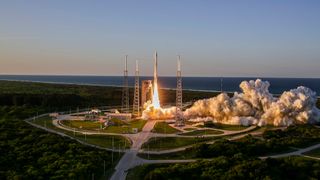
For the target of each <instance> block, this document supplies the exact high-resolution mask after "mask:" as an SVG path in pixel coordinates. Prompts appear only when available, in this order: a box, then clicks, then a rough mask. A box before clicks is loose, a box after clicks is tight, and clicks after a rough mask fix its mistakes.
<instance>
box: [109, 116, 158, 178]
mask: <svg viewBox="0 0 320 180" xmlns="http://www.w3.org/2000/svg"><path fill="white" fill-rule="evenodd" d="M156 122H157V121H147V123H146V124H145V126H144V127H143V129H142V131H141V132H140V133H138V134H136V135H135V136H134V137H133V138H132V140H133V141H132V146H131V149H130V150H129V151H128V152H126V153H125V154H124V155H123V156H122V158H121V159H120V161H119V163H118V164H117V166H116V168H115V170H116V171H115V172H114V174H113V175H112V177H111V180H125V179H126V176H127V171H128V170H129V169H131V168H133V167H135V166H137V165H141V164H143V163H144V161H145V160H143V159H141V158H139V157H137V154H138V151H139V149H140V148H141V146H142V144H143V143H144V142H146V141H147V140H148V139H149V138H150V135H151V130H152V129H153V127H154V125H155V124H156Z"/></svg>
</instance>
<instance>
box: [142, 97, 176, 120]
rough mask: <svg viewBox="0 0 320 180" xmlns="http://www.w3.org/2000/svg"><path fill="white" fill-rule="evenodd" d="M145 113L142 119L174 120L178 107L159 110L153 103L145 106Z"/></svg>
mask: <svg viewBox="0 0 320 180" xmlns="http://www.w3.org/2000/svg"><path fill="white" fill-rule="evenodd" d="M144 109H145V110H144V111H143V112H142V117H141V118H142V119H146V120H147V119H173V118H174V117H175V115H176V107H170V108H161V107H159V108H157V107H154V105H153V103H151V101H147V102H146V103H145V104H144Z"/></svg>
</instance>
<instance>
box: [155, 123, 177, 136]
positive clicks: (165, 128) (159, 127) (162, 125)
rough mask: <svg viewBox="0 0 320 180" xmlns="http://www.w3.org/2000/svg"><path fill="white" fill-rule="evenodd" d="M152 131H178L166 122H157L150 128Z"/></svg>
mask: <svg viewBox="0 0 320 180" xmlns="http://www.w3.org/2000/svg"><path fill="white" fill-rule="evenodd" d="M152 132H154V133H161V134H175V133H178V132H181V131H179V130H178V129H176V128H173V127H171V126H169V125H168V123H166V122H157V123H156V124H155V126H154V128H153V130H152Z"/></svg>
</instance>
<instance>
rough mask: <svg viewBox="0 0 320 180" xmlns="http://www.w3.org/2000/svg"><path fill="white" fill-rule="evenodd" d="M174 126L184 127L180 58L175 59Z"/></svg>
mask: <svg viewBox="0 0 320 180" xmlns="http://www.w3.org/2000/svg"><path fill="white" fill-rule="evenodd" d="M177 66H178V67H177V68H178V69H177V90H176V124H175V125H176V126H184V119H183V115H182V77H181V61H180V56H178V59H177Z"/></svg>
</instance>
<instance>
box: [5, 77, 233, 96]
mask: <svg viewBox="0 0 320 180" xmlns="http://www.w3.org/2000/svg"><path fill="white" fill-rule="evenodd" d="M0 81H13V82H30V83H44V84H61V85H78V86H98V87H118V88H122V87H123V86H119V85H105V84H91V83H68V82H53V81H31V80H13V79H0ZM129 88H134V86H129ZM160 89H165V90H174V91H175V90H176V88H160ZM182 90H184V91H193V92H212V93H218V92H221V91H217V90H201V89H200V90H198V89H182ZM223 92H226V93H234V92H232V91H223Z"/></svg>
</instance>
